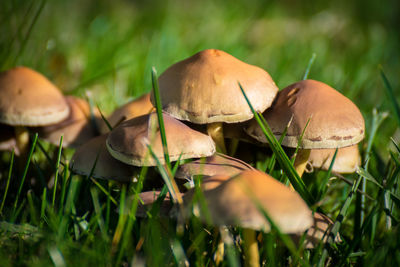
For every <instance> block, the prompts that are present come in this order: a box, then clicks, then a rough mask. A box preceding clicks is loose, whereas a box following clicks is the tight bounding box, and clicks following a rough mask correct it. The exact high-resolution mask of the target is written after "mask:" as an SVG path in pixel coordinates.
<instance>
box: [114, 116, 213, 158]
mask: <svg viewBox="0 0 400 267" xmlns="http://www.w3.org/2000/svg"><path fill="white" fill-rule="evenodd" d="M163 118H164V126H165V133H166V138H167V145H168V153H169V157H170V160H171V161H176V160H178V159H179V158H180V159H188V158H201V157H207V156H211V155H212V154H214V153H215V145H214V142H213V141H212V139H211V137H209V136H208V135H205V134H203V133H200V132H197V131H195V130H192V129H190V128H189V127H188V126H186V125H185V124H183V123H182V122H180V121H178V120H176V119H174V118H173V117H171V116H169V115H168V114H165V113H164V114H163ZM148 144H149V145H150V146H151V148H152V150H153V152H154V153H155V155H156V157H157V158H158V160H159V161H160V162H161V163H164V150H163V146H162V142H161V135H160V131H159V128H158V119H157V114H156V113H151V114H148V115H143V116H140V117H136V118H134V119H131V120H128V121H125V122H123V123H121V124H120V125H119V126H117V127H116V128H115V129H113V130H112V131H111V132H110V134H109V136H108V138H107V148H108V151H109V152H110V154H111V155H112V156H113V157H114V158H116V159H118V160H120V161H122V162H124V163H126V164H130V165H135V166H156V165H157V163H156V160H155V159H154V158H153V157H152V156H151V155H150V153H149V149H148V147H147V145H148Z"/></svg>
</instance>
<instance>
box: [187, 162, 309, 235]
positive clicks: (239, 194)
mask: <svg viewBox="0 0 400 267" xmlns="http://www.w3.org/2000/svg"><path fill="white" fill-rule="evenodd" d="M211 178H212V177H211ZM220 179H221V178H220ZM214 184H215V185H217V184H216V183H214ZM211 185H213V184H211ZM203 190H204V189H203ZM203 194H204V199H205V201H206V203H207V208H208V213H209V215H210V219H211V222H212V223H213V224H214V225H236V226H241V227H244V228H250V229H254V230H261V231H265V232H268V231H270V224H269V222H268V220H267V219H266V218H265V216H264V215H263V213H262V212H261V211H260V209H259V207H262V209H264V210H265V212H266V213H267V214H268V216H269V217H270V218H271V219H272V220H273V221H274V222H275V223H276V225H277V226H278V227H279V229H280V230H281V231H282V232H285V233H295V232H299V231H304V230H305V229H307V228H308V227H310V226H311V225H312V223H313V218H312V213H311V210H310V209H309V208H308V206H307V204H306V203H305V202H304V201H303V199H302V198H301V197H300V196H299V195H298V194H297V193H296V192H294V191H292V190H290V189H289V188H288V187H286V186H284V185H283V184H281V183H280V182H278V181H277V180H275V179H274V178H272V177H271V176H269V175H267V174H265V173H262V172H260V171H257V170H248V171H244V172H242V173H240V174H239V175H236V176H234V177H232V178H230V179H228V180H226V181H224V182H222V183H221V184H220V185H219V186H217V187H215V188H214V189H210V190H204V191H203ZM188 196H190V195H189V194H188ZM190 200H191V199H188V197H186V196H184V201H185V203H188V202H190ZM256 203H257V204H256ZM258 204H259V205H260V206H258ZM205 216H206V215H204V214H202V213H201V214H200V217H201V218H203V219H204V218H205Z"/></svg>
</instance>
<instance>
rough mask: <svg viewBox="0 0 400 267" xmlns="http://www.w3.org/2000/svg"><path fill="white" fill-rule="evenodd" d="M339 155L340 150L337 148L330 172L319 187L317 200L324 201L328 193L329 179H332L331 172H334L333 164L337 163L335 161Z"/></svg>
mask: <svg viewBox="0 0 400 267" xmlns="http://www.w3.org/2000/svg"><path fill="white" fill-rule="evenodd" d="M337 153H338V148H336V150H335V153H334V154H333V157H332V160H331V163H330V165H329V169H328V172H327V173H326V175H325V177H324V179H323V180H322V182H321V183H320V185H319V189H318V197H317V200H318V199H322V197H323V195H324V194H325V193H326V190H327V186H326V185H327V184H328V181H329V178H330V177H331V172H332V168H333V164H334V163H335V160H336V155H337Z"/></svg>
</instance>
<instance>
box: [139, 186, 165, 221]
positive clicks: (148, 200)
mask: <svg viewBox="0 0 400 267" xmlns="http://www.w3.org/2000/svg"><path fill="white" fill-rule="evenodd" d="M160 194H161V191H158V190H156V191H147V192H142V193H140V194H139V198H140V200H139V202H138V207H137V210H136V216H137V217H146V213H147V211H149V210H150V209H151V207H152V206H153V204H154V203H155V202H156V201H157V199H158V197H159V196H160ZM171 209H172V203H171V197H170V194H169V193H167V194H166V195H165V197H164V199H163V201H162V202H161V205H160V210H159V213H158V214H159V215H160V216H162V217H167V216H169V212H170V211H171Z"/></svg>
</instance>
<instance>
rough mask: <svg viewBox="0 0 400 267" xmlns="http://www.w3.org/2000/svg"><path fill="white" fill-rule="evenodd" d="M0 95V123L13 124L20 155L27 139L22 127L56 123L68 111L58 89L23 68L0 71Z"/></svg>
mask: <svg viewBox="0 0 400 267" xmlns="http://www.w3.org/2000/svg"><path fill="white" fill-rule="evenodd" d="M0 96H1V97H0V123H4V124H7V125H11V126H14V127H15V136H16V140H17V146H18V149H19V151H20V152H21V154H23V155H24V154H26V150H27V147H28V142H29V135H28V131H27V130H26V128H25V126H44V125H49V124H53V123H58V122H60V121H62V120H64V119H65V118H67V116H68V115H69V112H70V110H69V106H68V104H67V102H66V100H65V98H64V96H63V95H62V93H61V92H60V90H59V89H58V88H57V87H56V86H54V85H53V84H52V83H51V82H50V81H49V80H47V79H46V77H44V76H43V75H42V74H40V73H38V72H36V71H34V70H32V69H29V68H27V67H15V68H13V69H10V70H7V71H3V72H1V73H0Z"/></svg>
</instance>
